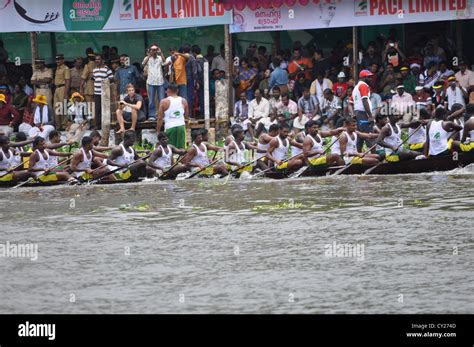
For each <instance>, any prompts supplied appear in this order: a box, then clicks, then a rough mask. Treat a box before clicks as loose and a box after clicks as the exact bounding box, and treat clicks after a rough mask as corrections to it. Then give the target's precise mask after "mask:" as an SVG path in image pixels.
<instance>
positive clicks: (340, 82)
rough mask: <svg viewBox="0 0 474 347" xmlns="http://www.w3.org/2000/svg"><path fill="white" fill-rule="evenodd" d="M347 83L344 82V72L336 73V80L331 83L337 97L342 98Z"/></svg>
mask: <svg viewBox="0 0 474 347" xmlns="http://www.w3.org/2000/svg"><path fill="white" fill-rule="evenodd" d="M348 86H349V84H348V83H347V82H346V74H345V73H344V71H341V72H339V74H338V75H337V82H336V83H334V84H333V85H332V91H333V92H334V94H336V96H337V97H338V98H342V97H343V95H344V94H346V90H347V87H348Z"/></svg>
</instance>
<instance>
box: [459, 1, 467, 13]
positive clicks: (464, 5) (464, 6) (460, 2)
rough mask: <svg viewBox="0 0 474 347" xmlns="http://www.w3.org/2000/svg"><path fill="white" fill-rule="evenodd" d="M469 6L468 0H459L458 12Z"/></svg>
mask: <svg viewBox="0 0 474 347" xmlns="http://www.w3.org/2000/svg"><path fill="white" fill-rule="evenodd" d="M466 6H467V2H466V0H458V11H461V10H465V9H466Z"/></svg>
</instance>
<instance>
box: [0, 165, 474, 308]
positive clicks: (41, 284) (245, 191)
mask: <svg viewBox="0 0 474 347" xmlns="http://www.w3.org/2000/svg"><path fill="white" fill-rule="evenodd" d="M473 181H474V168H471V169H470V168H466V169H462V170H461V171H459V170H458V171H455V172H451V173H439V174H438V173H434V174H426V175H403V176H402V175H400V176H386V177H377V176H350V177H349V176H345V177H343V176H339V177H321V178H301V179H293V180H284V181H283V180H282V181H274V180H268V179H261V180H234V181H232V180H229V181H228V182H225V181H222V180H220V181H218V180H212V179H209V180H200V179H193V180H186V181H176V182H146V183H140V184H120V185H111V186H105V185H102V186H97V185H96V186H85V187H84V186H82V187H45V188H40V189H38V188H24V189H23V188H20V189H18V190H16V191H12V190H2V191H1V192H0V206H1V209H0V217H1V230H0V243H4V244H6V242H7V241H8V242H10V244H12V243H16V244H19V243H35V244H37V245H38V259H37V260H31V259H26V258H14V257H0V271H1V277H2V278H1V281H0V313H474V294H473V293H474V290H473V289H474V288H473V287H474V272H473V269H474V228H473V227H472V220H473V215H474V213H473V207H472V203H473V197H474V189H473V186H472V184H473ZM344 244H347V245H348V246H347V247H349V246H352V247H353V248H351V249H352V250H353V252H346V253H339V251H340V249H341V248H340V246H341V245H344ZM348 249H349V248H346V250H348ZM343 250H344V249H343ZM338 255H340V256H338Z"/></svg>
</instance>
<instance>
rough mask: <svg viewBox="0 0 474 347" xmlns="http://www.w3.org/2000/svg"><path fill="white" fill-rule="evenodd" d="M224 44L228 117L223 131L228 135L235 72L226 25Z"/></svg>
mask: <svg viewBox="0 0 474 347" xmlns="http://www.w3.org/2000/svg"><path fill="white" fill-rule="evenodd" d="M224 35H225V38H224V44H225V61H226V63H227V76H226V79H227V103H228V104H227V117H225V123H223V128H224V129H223V130H224V131H225V133H226V134H227V126H228V122H229V119H230V117H231V116H232V113H233V110H234V108H233V107H232V106H233V102H232V101H233V97H232V94H233V93H232V72H233V70H234V61H233V59H232V36H231V34H230V29H229V25H228V24H226V25H225V27H224Z"/></svg>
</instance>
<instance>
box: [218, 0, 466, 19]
mask: <svg viewBox="0 0 474 347" xmlns="http://www.w3.org/2000/svg"><path fill="white" fill-rule="evenodd" d="M464 1H466V0H464ZM215 5H216V15H217V16H219V17H220V16H223V15H224V11H225V10H224V5H222V4H221V3H216V4H215Z"/></svg>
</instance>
